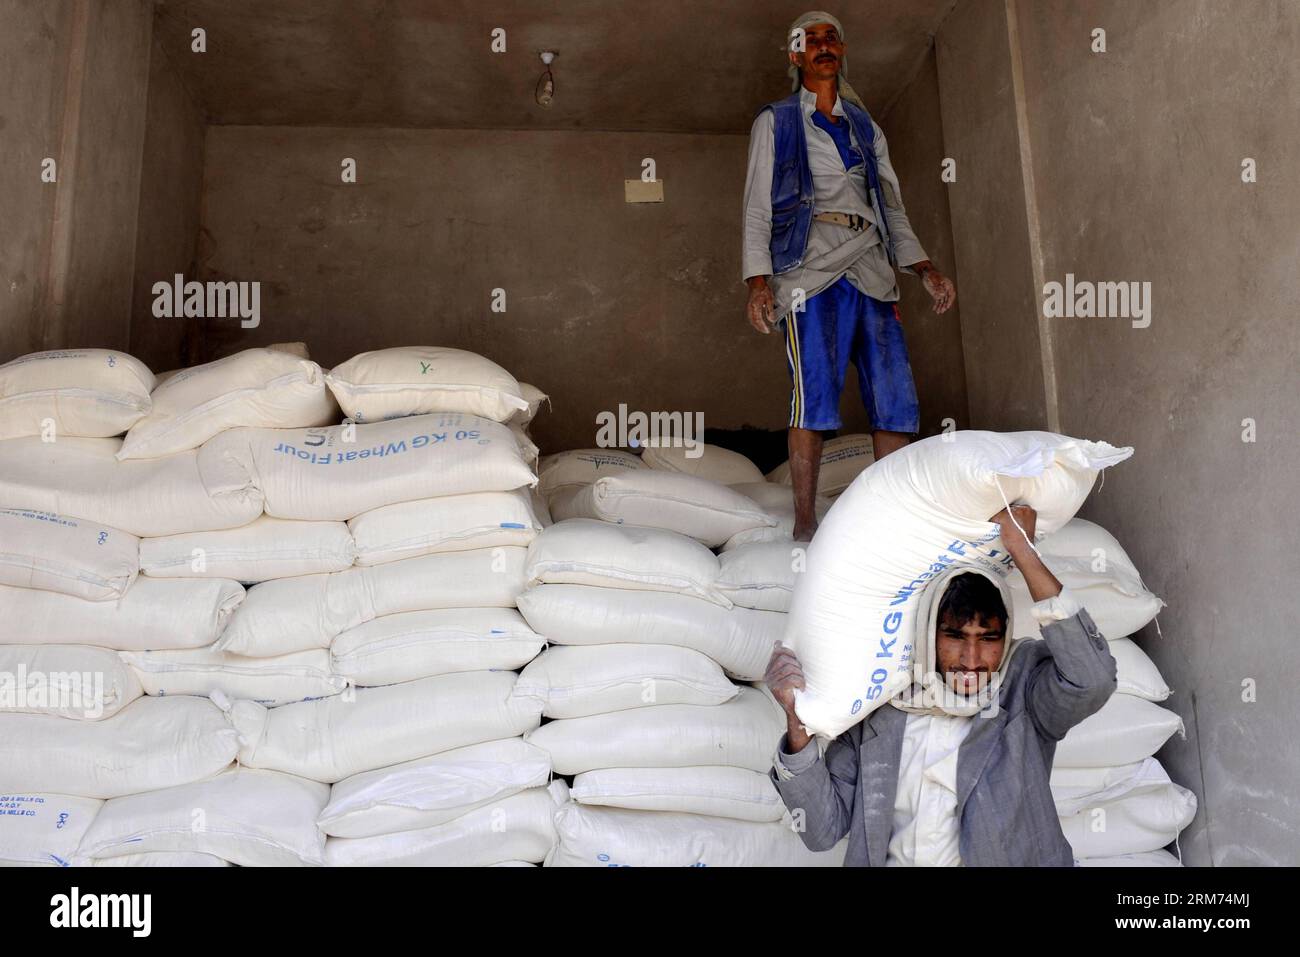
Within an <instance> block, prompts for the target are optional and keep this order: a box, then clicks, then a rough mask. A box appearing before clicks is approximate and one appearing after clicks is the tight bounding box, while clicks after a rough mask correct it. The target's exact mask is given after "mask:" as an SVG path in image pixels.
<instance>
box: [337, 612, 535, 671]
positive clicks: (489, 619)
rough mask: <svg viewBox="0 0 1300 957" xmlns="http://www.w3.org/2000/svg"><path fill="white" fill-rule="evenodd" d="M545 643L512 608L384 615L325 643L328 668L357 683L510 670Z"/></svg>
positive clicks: (519, 666)
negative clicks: (328, 654)
mask: <svg viewBox="0 0 1300 957" xmlns="http://www.w3.org/2000/svg"><path fill="white" fill-rule="evenodd" d="M545 643H546V639H544V638H543V637H542V636H541V635H539V634H537V632H535V631H533V630H532V629H531V628H529V627H528V623H527V622H525V621H524V619H523V616H521V615H520V614H519V612H517V611H515V610H514V609H513V608H441V609H436V610H434V611H408V612H405V613H403V614H400V615H384V616H383V617H381V618H376V619H374V620H373V621H368V622H366V623H365V624H362V625H358V626H357V627H355V628H350V629H348V630H347V631H345V632H343V633H342V634H341V635H339V636H338V637H337V638H335V639H334V642H333V644H331V645H330V652H329V653H330V655H331V656H332V661H333V668H334V672H335V673H336V674H338V675H343V676H346V677H347V678H348V679H350V680H351V681H352V682H353V683H354V684H357V685H362V686H373V685H388V684H396V683H398V682H400V681H414V680H415V679H417V678H429V677H432V676H433V675H445V674H454V673H456V672H460V671H492V670H501V671H513V670H514V669H516V668H521V667H523V666H524V665H526V664H527V663H528V662H530V661H532V660H533V659H534V658H536V657H537V653H538V652H539V651H541V650H542V646H543V645H544V644H545Z"/></svg>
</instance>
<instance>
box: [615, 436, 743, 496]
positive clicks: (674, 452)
mask: <svg viewBox="0 0 1300 957" xmlns="http://www.w3.org/2000/svg"><path fill="white" fill-rule="evenodd" d="M641 461H642V462H644V463H645V464H646V465H647V466H648V467H649V468H652V469H658V470H659V471H661V472H681V473H682V474H684V475H694V476H695V477H696V478H702V479H708V480H709V481H711V482H721V483H722V484H723V485H740V484H742V483H745V482H762V481H763V473H762V472H760V471H759V469H758V466H757V465H755V464H754V463H753V462H751V461H750V460H749V459H748V458H746V457H745V456H743V455H741V454H740V453H739V452H733V451H732V450H731V449H724V448H723V447H722V446H720V445H706V444H704V443H703V442H697V443H695V444H694V445H693V446H690V447H688V446H686V445H685V444H683V443H682V442H680V441H677V440H674V439H662V440H651V441H649V442H647V443H646V447H645V451H644V452H643V453H642V455H641Z"/></svg>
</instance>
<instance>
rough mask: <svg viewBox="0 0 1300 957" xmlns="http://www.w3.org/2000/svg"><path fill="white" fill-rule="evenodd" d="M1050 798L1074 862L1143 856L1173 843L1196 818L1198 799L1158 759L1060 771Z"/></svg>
mask: <svg viewBox="0 0 1300 957" xmlns="http://www.w3.org/2000/svg"><path fill="white" fill-rule="evenodd" d="M1052 796H1053V797H1054V798H1055V799H1056V812H1057V814H1058V815H1059V816H1060V819H1061V830H1062V831H1063V832H1064V833H1065V838H1066V840H1068V841H1069V842H1070V846H1071V847H1072V848H1073V849H1074V856H1075V857H1113V856H1115V855H1118V854H1141V853H1143V852H1146V851H1155V850H1159V849H1160V848H1162V847H1164V846H1165V845H1166V844H1170V843H1172V842H1173V841H1174V839H1175V838H1177V837H1178V834H1179V832H1180V831H1182V829H1183V828H1185V827H1187V825H1188V824H1190V823H1192V818H1193V817H1195V816H1196V795H1195V794H1193V793H1192V792H1191V791H1189V790H1187V788H1184V787H1180V786H1179V785H1177V784H1174V782H1173V781H1171V780H1170V779H1169V775H1168V774H1166V773H1165V769H1164V768H1162V767H1161V766H1160V762H1159V761H1157V760H1156V759H1155V758H1147V759H1146V760H1145V761H1142V762H1140V763H1138V764H1134V765H1126V766H1123V767H1115V768H1078V769H1075V768H1058V769H1055V770H1053V771H1052Z"/></svg>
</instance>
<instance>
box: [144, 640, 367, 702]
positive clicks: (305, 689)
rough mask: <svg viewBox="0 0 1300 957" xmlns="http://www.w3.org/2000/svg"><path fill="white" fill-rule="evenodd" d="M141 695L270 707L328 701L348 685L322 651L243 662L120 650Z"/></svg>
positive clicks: (195, 652) (212, 655)
mask: <svg viewBox="0 0 1300 957" xmlns="http://www.w3.org/2000/svg"><path fill="white" fill-rule="evenodd" d="M121 655H122V658H123V660H124V661H125V662H126V663H127V664H129V665H130V666H131V669H132V670H133V671H134V672H135V674H136V676H137V677H138V679H139V681H140V683H141V684H142V685H143V686H144V691H145V694H150V695H155V696H163V695H182V694H188V695H198V696H199V697H201V698H206V697H208V696H209V695H210V694H212V692H214V691H221V692H223V693H224V694H225V695H226V696H227V697H230V698H236V699H247V700H249V701H256V702H257V703H258V704H261V705H265V706H266V707H268V708H274V707H276V706H278V705H282V704H292V703H293V702H295V701H304V700H306V699H309V698H312V699H314V698H326V697H329V696H330V695H336V694H338V693H339V692H341V691H342V690H343V689H344V688H345V687H347V683H348V682H347V679H346V678H344V677H341V676H339V675H335V674H333V673H332V672H331V670H330V653H329V652H328V651H326V650H325V649H324V648H314V649H312V650H310V651H299V652H295V653H293V654H288V655H278V656H277V657H274V658H245V657H243V656H241V655H231V654H227V653H226V652H223V651H216V650H214V649H213V648H211V647H208V648H195V649H192V650H184V651H124V652H121Z"/></svg>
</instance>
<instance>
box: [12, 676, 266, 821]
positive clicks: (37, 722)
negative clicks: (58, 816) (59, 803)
mask: <svg viewBox="0 0 1300 957" xmlns="http://www.w3.org/2000/svg"><path fill="white" fill-rule="evenodd" d="M254 707H256V706H254ZM237 750H238V736H237V735H236V733H235V731H234V729H233V728H231V727H230V725H229V723H228V722H227V721H226V718H225V716H224V715H222V713H221V710H220V709H219V708H217V707H216V706H215V705H213V704H212V702H210V701H205V700H203V699H202V698H190V697H179V698H138V699H136V700H135V701H133V702H131V703H130V704H129V705H127V706H126V707H125V708H123V709H122V710H121V711H119V712H118V713H117V714H115V715H113V717H111V718H105V719H104V720H103V721H69V720H68V719H67V718H60V717H56V716H53V715H43V714H0V794H13V793H16V792H19V791H39V792H53V793H55V794H69V795H76V796H80V797H93V798H114V797H121V796H122V795H123V794H138V793H140V792H141V791H155V790H157V789H158V788H167V787H172V786H173V785H176V784H187V783H189V782H190V781H197V780H199V779H201V778H207V777H211V776H212V775H214V774H216V773H217V772H218V771H221V770H222V769H223V768H225V767H226V765H228V764H229V763H230V762H231V761H233V760H234V759H235V752H236V751H237Z"/></svg>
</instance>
